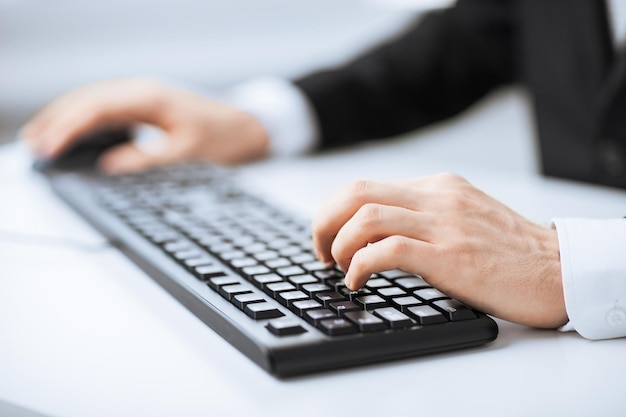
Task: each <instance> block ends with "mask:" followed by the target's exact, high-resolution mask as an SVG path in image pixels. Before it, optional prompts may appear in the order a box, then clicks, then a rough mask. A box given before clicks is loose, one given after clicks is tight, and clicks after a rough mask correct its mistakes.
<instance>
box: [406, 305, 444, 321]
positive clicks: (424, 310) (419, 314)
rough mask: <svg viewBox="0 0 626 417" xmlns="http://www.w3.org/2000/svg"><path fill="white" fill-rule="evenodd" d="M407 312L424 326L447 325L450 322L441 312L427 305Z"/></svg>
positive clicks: (411, 308)
mask: <svg viewBox="0 0 626 417" xmlns="http://www.w3.org/2000/svg"><path fill="white" fill-rule="evenodd" d="M407 312H408V314H409V315H411V316H412V317H413V318H415V319H417V321H418V323H419V324H422V325H428V324H437V323H445V322H447V321H448V320H447V319H446V318H445V317H444V315H443V314H442V313H441V312H439V311H437V310H435V309H434V308H432V307H431V306H429V305H426V304H424V305H420V306H413V307H409V308H408V309H407Z"/></svg>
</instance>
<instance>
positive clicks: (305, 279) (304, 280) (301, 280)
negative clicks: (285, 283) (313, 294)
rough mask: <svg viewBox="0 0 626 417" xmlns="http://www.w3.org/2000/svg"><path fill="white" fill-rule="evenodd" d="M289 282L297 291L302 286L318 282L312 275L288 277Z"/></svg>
mask: <svg viewBox="0 0 626 417" xmlns="http://www.w3.org/2000/svg"><path fill="white" fill-rule="evenodd" d="M289 282H291V283H292V284H293V285H295V286H296V287H298V288H299V289H302V286H303V285H306V284H315V283H317V282H318V280H317V278H315V277H314V276H313V275H308V274H304V275H294V276H291V277H289Z"/></svg>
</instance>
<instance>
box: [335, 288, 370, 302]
mask: <svg viewBox="0 0 626 417" xmlns="http://www.w3.org/2000/svg"><path fill="white" fill-rule="evenodd" d="M339 293H340V294H341V295H343V296H344V297H346V298H347V299H349V300H350V301H354V300H355V299H356V298H357V297H361V296H363V295H370V294H372V292H371V291H370V290H368V289H367V288H359V289H358V290H356V291H352V290H351V289H349V288H348V287H343V288H342V289H341V290H340V291H339Z"/></svg>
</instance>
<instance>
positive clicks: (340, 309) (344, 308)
mask: <svg viewBox="0 0 626 417" xmlns="http://www.w3.org/2000/svg"><path fill="white" fill-rule="evenodd" d="M328 306H329V307H330V309H331V310H332V311H334V312H335V313H337V315H338V316H339V317H342V316H343V315H344V313H346V312H348V311H355V310H361V307H360V306H359V305H357V304H355V303H354V302H352V301H347V300H346V301H337V302H335V303H330V304H329V305H328Z"/></svg>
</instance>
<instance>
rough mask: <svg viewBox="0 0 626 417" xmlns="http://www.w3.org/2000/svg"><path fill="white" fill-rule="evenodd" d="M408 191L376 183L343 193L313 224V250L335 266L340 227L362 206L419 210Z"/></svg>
mask: <svg viewBox="0 0 626 417" xmlns="http://www.w3.org/2000/svg"><path fill="white" fill-rule="evenodd" d="M406 191H407V187H401V186H398V185H395V184H391V183H381V182H375V181H356V182H354V183H352V184H350V185H348V186H347V187H345V188H343V189H341V190H340V191H339V192H338V193H336V194H335V196H334V197H332V198H331V199H330V200H328V201H327V203H326V204H325V205H324V206H323V207H322V208H321V209H320V211H319V212H318V214H317V215H316V216H315V219H314V220H313V226H312V233H313V247H314V248H315V253H316V255H317V257H318V258H319V259H320V260H321V261H322V262H332V261H333V257H332V254H331V247H332V243H333V241H334V240H335V237H336V236H337V233H338V232H339V230H340V229H341V227H342V226H343V225H344V224H345V223H346V222H348V220H350V219H351V218H352V216H354V214H355V213H356V212H357V211H358V210H359V208H361V207H362V206H363V205H365V204H368V203H377V204H383V205H388V206H397V207H404V208H408V209H413V210H416V209H417V207H416V206H415V201H414V198H412V196H411V195H410V194H409V193H407V192H406Z"/></svg>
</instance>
